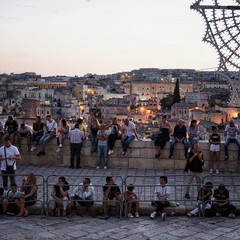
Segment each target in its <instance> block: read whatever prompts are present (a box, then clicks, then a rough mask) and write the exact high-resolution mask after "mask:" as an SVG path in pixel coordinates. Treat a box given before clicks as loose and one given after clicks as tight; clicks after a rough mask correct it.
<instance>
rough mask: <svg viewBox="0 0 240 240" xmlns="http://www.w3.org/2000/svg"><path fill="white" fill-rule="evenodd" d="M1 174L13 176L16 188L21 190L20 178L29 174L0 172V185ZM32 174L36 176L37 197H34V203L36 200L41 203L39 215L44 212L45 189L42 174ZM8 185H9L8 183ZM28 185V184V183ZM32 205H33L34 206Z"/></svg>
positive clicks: (0, 182)
mask: <svg viewBox="0 0 240 240" xmlns="http://www.w3.org/2000/svg"><path fill="white" fill-rule="evenodd" d="M2 176H8V177H9V176H14V177H15V182H16V185H17V187H18V190H19V191H20V192H21V186H22V184H21V183H22V180H23V179H25V178H27V177H28V176H29V175H28V174H27V175H26V174H14V175H10V174H0V185H3V182H2ZM34 176H35V177H36V178H37V184H36V186H37V188H38V190H37V199H36V203H35V204H34V205H36V204H37V203H38V202H39V203H41V216H42V215H43V214H44V211H45V202H46V201H45V194H46V190H45V179H44V177H43V175H40V174H34ZM9 186H10V185H9ZM28 186H30V185H28ZM8 189H10V187H9V188H8ZM25 202H31V201H25ZM34 205H33V206H34ZM27 208H31V206H27Z"/></svg>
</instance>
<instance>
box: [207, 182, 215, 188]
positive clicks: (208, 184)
mask: <svg viewBox="0 0 240 240" xmlns="http://www.w3.org/2000/svg"><path fill="white" fill-rule="evenodd" d="M205 186H206V187H209V188H212V187H213V184H212V182H206V183H205Z"/></svg>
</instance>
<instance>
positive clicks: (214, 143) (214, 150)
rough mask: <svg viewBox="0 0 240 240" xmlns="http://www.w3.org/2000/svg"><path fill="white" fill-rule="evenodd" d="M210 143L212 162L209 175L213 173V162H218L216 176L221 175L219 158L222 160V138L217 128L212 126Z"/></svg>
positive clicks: (210, 161)
mask: <svg viewBox="0 0 240 240" xmlns="http://www.w3.org/2000/svg"><path fill="white" fill-rule="evenodd" d="M209 143H210V160H209V167H210V170H209V173H210V174H212V173H213V160H214V158H215V160H216V174H219V170H218V169H219V158H220V143H221V137H220V134H219V133H218V128H217V127H216V126H212V133H210V135H209Z"/></svg>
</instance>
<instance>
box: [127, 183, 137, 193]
mask: <svg viewBox="0 0 240 240" xmlns="http://www.w3.org/2000/svg"><path fill="white" fill-rule="evenodd" d="M134 188H135V187H134V185H133V184H129V185H128V186H127V190H128V191H133V190H134Z"/></svg>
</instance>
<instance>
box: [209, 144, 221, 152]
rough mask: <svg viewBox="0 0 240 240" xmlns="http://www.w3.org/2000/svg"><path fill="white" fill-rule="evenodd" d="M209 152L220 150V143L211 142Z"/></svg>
mask: <svg viewBox="0 0 240 240" xmlns="http://www.w3.org/2000/svg"><path fill="white" fill-rule="evenodd" d="M210 151H211V152H219V151H220V144H211V145H210Z"/></svg>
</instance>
